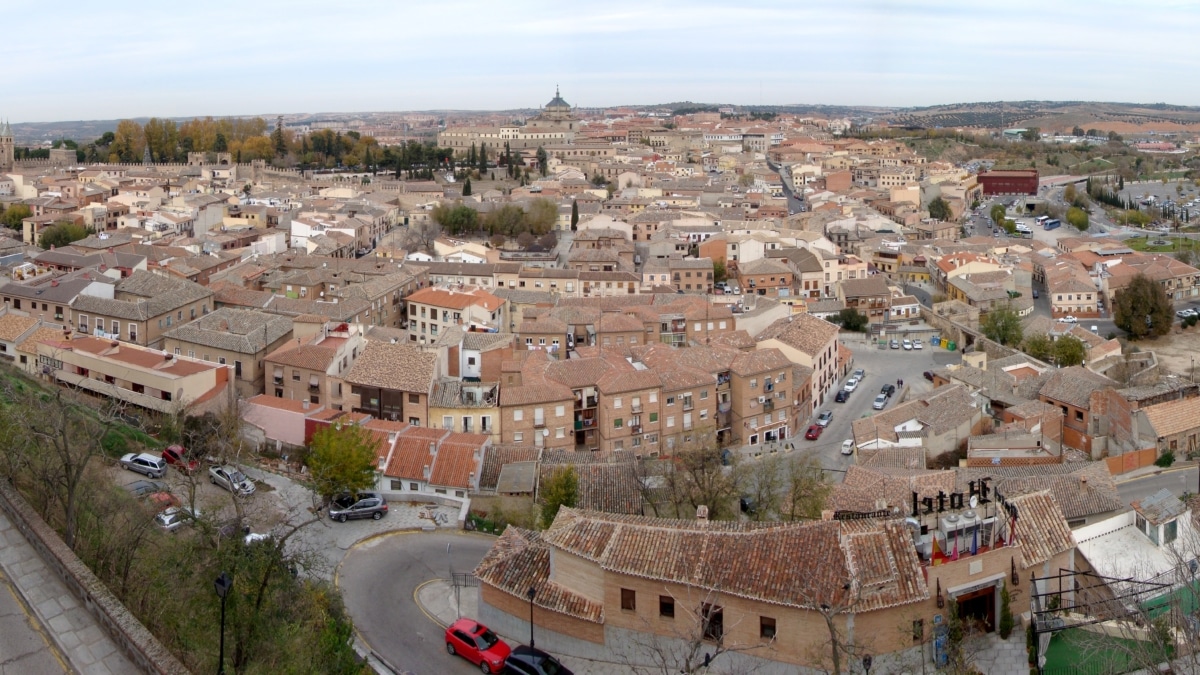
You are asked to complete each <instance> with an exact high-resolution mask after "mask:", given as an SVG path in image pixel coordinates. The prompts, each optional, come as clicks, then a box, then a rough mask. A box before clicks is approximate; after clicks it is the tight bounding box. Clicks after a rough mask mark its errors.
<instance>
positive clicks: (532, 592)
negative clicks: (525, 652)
mask: <svg viewBox="0 0 1200 675" xmlns="http://www.w3.org/2000/svg"><path fill="white" fill-rule="evenodd" d="M535 595H537V589H536V588H534V587H533V586H530V587H529V590H528V591H527V592H526V593H525V596H526V597H527V598H529V646H530V648H532V647H533V598H534V596H535Z"/></svg>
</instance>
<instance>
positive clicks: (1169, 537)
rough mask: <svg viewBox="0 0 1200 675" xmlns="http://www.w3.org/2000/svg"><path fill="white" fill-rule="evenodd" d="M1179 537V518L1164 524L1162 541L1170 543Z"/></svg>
mask: <svg viewBox="0 0 1200 675" xmlns="http://www.w3.org/2000/svg"><path fill="white" fill-rule="evenodd" d="M1177 538H1179V521H1177V520H1172V521H1168V522H1167V524H1166V525H1163V542H1162V543H1164V544H1169V543H1171V542H1173V541H1175V540H1176V539H1177Z"/></svg>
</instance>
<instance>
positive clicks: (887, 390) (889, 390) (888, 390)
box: [879, 384, 896, 398]
mask: <svg viewBox="0 0 1200 675" xmlns="http://www.w3.org/2000/svg"><path fill="white" fill-rule="evenodd" d="M879 393H881V394H884V395H886V396H887V397H888V398H891V397H892V396H894V395H895V393H896V385H894V384H885V385H883V387H882V388H880V390H879Z"/></svg>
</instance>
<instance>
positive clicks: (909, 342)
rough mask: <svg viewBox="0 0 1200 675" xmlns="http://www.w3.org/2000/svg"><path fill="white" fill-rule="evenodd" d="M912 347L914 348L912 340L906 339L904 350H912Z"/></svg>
mask: <svg viewBox="0 0 1200 675" xmlns="http://www.w3.org/2000/svg"><path fill="white" fill-rule="evenodd" d="M912 348H913V343H912V340H905V341H904V351H906V352H911V351H912Z"/></svg>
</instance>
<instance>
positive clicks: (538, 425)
mask: <svg viewBox="0 0 1200 675" xmlns="http://www.w3.org/2000/svg"><path fill="white" fill-rule="evenodd" d="M533 428H534V429H544V428H546V420H545V419H544V418H539V419H535V420H534V421H533Z"/></svg>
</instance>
